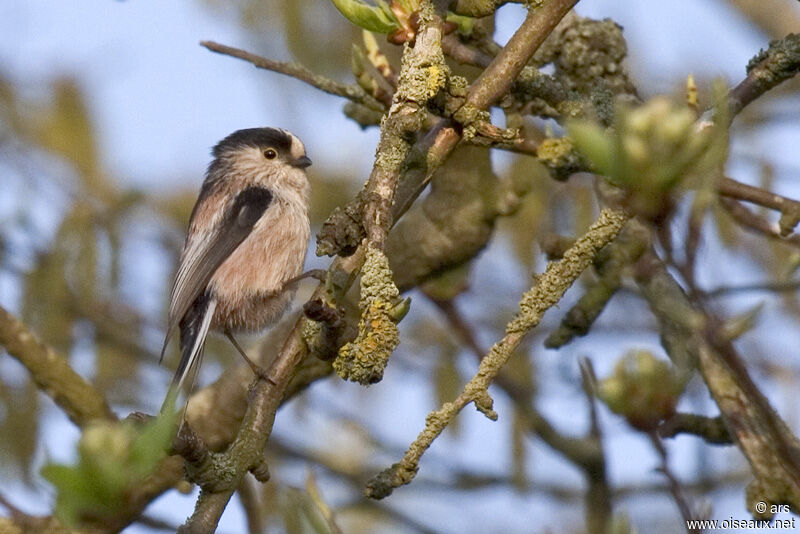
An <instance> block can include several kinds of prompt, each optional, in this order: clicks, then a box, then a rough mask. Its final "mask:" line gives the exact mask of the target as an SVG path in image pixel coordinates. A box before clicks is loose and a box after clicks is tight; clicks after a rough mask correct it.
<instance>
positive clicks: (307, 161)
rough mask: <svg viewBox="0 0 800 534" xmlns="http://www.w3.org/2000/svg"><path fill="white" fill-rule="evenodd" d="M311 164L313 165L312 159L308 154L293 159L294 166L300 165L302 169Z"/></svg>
mask: <svg viewBox="0 0 800 534" xmlns="http://www.w3.org/2000/svg"><path fill="white" fill-rule="evenodd" d="M309 165H311V160H310V159H309V158H308V156H302V157H299V158H297V159H295V160H294V161H292V166H293V167H300V168H301V169H305V168H306V167H308V166H309Z"/></svg>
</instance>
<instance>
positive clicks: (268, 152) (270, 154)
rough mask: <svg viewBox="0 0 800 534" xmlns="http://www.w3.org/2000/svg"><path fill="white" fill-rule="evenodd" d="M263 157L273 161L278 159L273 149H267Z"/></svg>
mask: <svg viewBox="0 0 800 534" xmlns="http://www.w3.org/2000/svg"><path fill="white" fill-rule="evenodd" d="M264 157H265V158H267V159H275V158H277V157H278V153H277V152H275V149H273V148H268V149H266V150H265V151H264Z"/></svg>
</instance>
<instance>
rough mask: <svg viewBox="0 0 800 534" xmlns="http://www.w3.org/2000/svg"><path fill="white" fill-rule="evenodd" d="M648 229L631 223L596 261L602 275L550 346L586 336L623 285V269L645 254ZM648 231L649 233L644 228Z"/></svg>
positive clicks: (552, 337) (552, 336)
mask: <svg viewBox="0 0 800 534" xmlns="http://www.w3.org/2000/svg"><path fill="white" fill-rule="evenodd" d="M643 230H644V229H643V228H641V227H640V226H634V225H628V227H627V228H626V229H625V231H623V232H622V234H621V235H620V236H619V238H617V240H616V241H615V242H614V244H613V245H612V246H609V247H607V248H606V249H604V251H603V253H601V254H600V256H601V257H600V258H598V260H597V261H596V262H595V264H596V265H597V271H598V274H599V275H600V276H599V278H598V280H596V281H594V282H592V283H591V284H590V285H589V286H588V287H587V288H586V291H585V292H584V294H583V295H582V296H581V298H580V299H579V300H578V302H577V303H576V304H575V305H574V306H572V308H570V309H569V311H568V312H567V313H566V314H565V315H564V319H562V321H561V324H560V325H559V326H558V328H557V329H556V330H554V331H553V332H552V333H551V334H550V335H549V336H547V339H546V340H545V342H544V345H545V347H547V348H551V349H553V348H559V347H562V346H564V345H566V344H567V343H569V342H570V341H572V340H573V339H574V338H575V337H580V336H584V335H586V334H587V333H588V332H589V329H590V328H591V327H592V324H594V322H595V320H596V319H597V318H598V317H599V316H600V313H602V311H603V309H605V306H606V304H607V303H608V301H609V300H611V297H612V296H614V294H615V293H616V291H617V289H619V287H620V285H621V284H622V276H623V272H624V271H625V269H626V268H627V267H629V266H630V265H632V264H633V263H635V262H636V260H638V259H639V257H640V256H641V255H642V254H643V253H644V251H645V249H646V247H647V242H648V240H647V236H646V235H645V236H644V238H643V236H642V231H643ZM644 233H645V234H647V233H648V232H647V231H646V230H644Z"/></svg>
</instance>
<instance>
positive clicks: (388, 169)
mask: <svg viewBox="0 0 800 534" xmlns="http://www.w3.org/2000/svg"><path fill="white" fill-rule="evenodd" d="M419 16H420V31H419V34H418V35H417V38H416V42H415V44H414V46H413V47H406V49H405V50H404V52H403V61H402V67H401V69H400V78H399V81H398V86H397V91H395V93H394V97H393V99H392V106H391V108H389V113H388V114H387V115H386V117H385V118H384V120H383V123H382V124H381V138H380V141H379V142H378V149H377V152H376V155H375V164H374V166H373V169H372V173H371V174H370V177H369V181H368V182H367V185H366V187H365V188H364V213H363V223H364V231H365V233H366V236H367V240H368V241H369V243H370V246H372V247H374V248H377V249H380V250H383V245H384V242H385V241H386V236H387V235H389V229H390V228H391V226H392V217H391V215H392V214H391V207H392V203H393V202H394V196H395V191H396V190H397V184H398V181H399V179H400V176H401V174H402V165H403V162H404V161H405V159H406V156H408V153H409V151H410V149H411V146H412V142H411V139H412V137H413V135H414V134H416V132H418V131H420V129H421V128H422V123H423V119H424V115H425V113H424V111H425V107H426V105H427V103H428V101H429V100H431V99H433V98H434V97H435V96H436V95H437V94H438V93H439V92H440V91H441V90H442V89H444V87H445V85H446V84H447V81H448V77H449V74H450V69H449V68H448V66H447V63H446V62H445V60H444V53H443V52H442V20H441V18H439V17H438V16H437V15H436V14H435V13H434V9H433V5H431V3H430V2H423V3H422V4H421V6H420V11H419Z"/></svg>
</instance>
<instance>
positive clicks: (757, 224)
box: [719, 198, 800, 247]
mask: <svg viewBox="0 0 800 534" xmlns="http://www.w3.org/2000/svg"><path fill="white" fill-rule="evenodd" d="M719 200H720V204H721V205H722V207H723V208H725V211H726V212H728V214H729V215H730V216H731V217H732V218H733V220H734V221H736V222H737V223H739V225H741V226H742V227H744V228H745V229H747V230H751V231H753V232H756V233H759V234H762V235H765V236H767V237H769V238H772V239H775V240H777V241H781V242H782V243H786V244H788V245H792V246H795V247H800V235H797V234H792V235H789V236H783V235H781V230H780V226H779V225H778V224H777V223H772V222H769V221H768V220H766V219H765V218H763V217H761V216H760V215H758V214H756V213H753V212H752V211H750V210H749V209H747V208H746V207H744V206H743V205H742V204H741V203H740V202H737V201H736V200H732V199H730V198H720V199H719Z"/></svg>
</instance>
